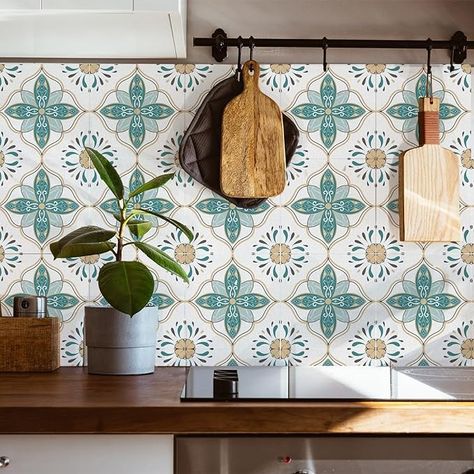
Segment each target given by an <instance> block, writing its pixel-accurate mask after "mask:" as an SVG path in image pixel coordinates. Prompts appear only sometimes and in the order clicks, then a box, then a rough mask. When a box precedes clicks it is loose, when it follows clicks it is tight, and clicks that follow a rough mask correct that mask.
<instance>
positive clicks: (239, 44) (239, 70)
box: [235, 36, 244, 81]
mask: <svg viewBox="0 0 474 474" xmlns="http://www.w3.org/2000/svg"><path fill="white" fill-rule="evenodd" d="M243 46H244V40H243V38H242V36H239V37H238V38H237V48H238V50H237V51H238V52H237V70H236V71H235V73H236V75H237V80H238V81H240V79H241V75H242V47H243Z"/></svg>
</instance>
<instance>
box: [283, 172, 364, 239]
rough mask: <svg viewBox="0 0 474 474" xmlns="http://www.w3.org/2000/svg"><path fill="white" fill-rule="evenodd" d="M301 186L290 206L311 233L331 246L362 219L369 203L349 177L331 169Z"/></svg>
mask: <svg viewBox="0 0 474 474" xmlns="http://www.w3.org/2000/svg"><path fill="white" fill-rule="evenodd" d="M310 183H311V184H308V186H306V187H304V188H302V189H301V191H300V192H299V193H298V195H297V196H296V198H295V201H294V202H293V203H292V204H291V206H290V208H291V210H292V211H293V213H294V215H295V216H296V218H297V220H298V221H299V222H300V223H301V224H302V225H305V226H307V227H308V228H309V230H310V232H311V234H312V235H313V236H314V237H316V238H317V239H322V241H323V242H325V243H326V244H327V245H330V244H331V242H333V241H334V240H335V239H336V238H339V237H340V236H341V234H345V233H347V232H348V228H349V227H350V226H351V225H354V223H355V222H356V221H357V220H358V219H360V217H361V215H363V211H364V209H366V208H367V204H366V203H365V202H364V201H363V199H362V196H361V195H360V194H359V192H358V191H357V190H356V189H355V188H353V187H351V186H349V185H348V184H347V180H346V178H344V177H341V176H340V175H339V174H335V173H334V172H333V171H332V169H331V168H329V167H328V168H327V169H326V170H325V171H324V172H323V173H322V174H320V175H318V176H314V177H313V178H312V179H311V181H310Z"/></svg>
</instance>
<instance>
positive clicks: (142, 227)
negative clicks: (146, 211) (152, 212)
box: [127, 219, 153, 239]
mask: <svg viewBox="0 0 474 474" xmlns="http://www.w3.org/2000/svg"><path fill="white" fill-rule="evenodd" d="M127 227H128V229H129V230H130V232H131V233H132V234H133V235H134V236H135V237H136V238H137V239H141V238H142V237H143V236H144V235H145V234H146V233H147V232H148V231H149V230H150V229H151V228H152V227H153V224H152V223H151V222H150V221H141V220H140V219H130V220H129V221H127Z"/></svg>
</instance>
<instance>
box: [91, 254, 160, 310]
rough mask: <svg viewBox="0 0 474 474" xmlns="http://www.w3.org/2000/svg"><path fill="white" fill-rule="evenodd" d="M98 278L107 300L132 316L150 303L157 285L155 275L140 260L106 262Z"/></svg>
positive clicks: (101, 290)
mask: <svg viewBox="0 0 474 474" xmlns="http://www.w3.org/2000/svg"><path fill="white" fill-rule="evenodd" d="M98 280H99V289H100V292H101V293H102V296H103V297H104V298H105V299H106V300H107V302H108V303H109V304H110V305H111V306H113V307H114V308H115V309H118V310H119V311H122V313H125V314H128V315H130V316H133V315H134V314H136V313H138V311H140V310H141V309H143V308H144V307H145V306H146V305H147V304H148V303H149V301H150V299H151V297H152V295H153V289H154V287H155V282H154V280H153V275H152V274H151V272H150V270H148V268H147V267H146V266H145V265H143V263H140V262H111V263H106V264H105V265H104V266H103V267H102V268H101V269H100V272H99V279H98Z"/></svg>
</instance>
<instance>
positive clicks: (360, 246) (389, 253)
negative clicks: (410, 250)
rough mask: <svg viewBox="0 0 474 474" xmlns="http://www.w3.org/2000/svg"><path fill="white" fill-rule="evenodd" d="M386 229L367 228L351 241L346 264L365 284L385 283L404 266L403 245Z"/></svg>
mask: <svg viewBox="0 0 474 474" xmlns="http://www.w3.org/2000/svg"><path fill="white" fill-rule="evenodd" d="M397 237H398V236H396V235H394V233H392V232H391V231H390V230H389V229H388V228H387V227H385V226H384V225H381V226H368V227H365V228H363V229H362V231H361V232H360V233H358V234H357V235H355V236H354V238H353V239H351V242H350V243H349V246H348V253H347V256H348V262H349V264H350V265H351V266H352V267H353V268H354V270H355V271H357V272H358V273H359V274H360V276H361V277H362V279H363V280H365V282H366V283H377V282H379V281H381V282H387V281H388V280H389V277H390V275H392V274H393V273H394V272H395V271H396V270H397V269H399V268H401V267H402V266H403V265H404V264H405V258H406V257H405V245H404V244H403V243H402V242H399V241H398V239H397Z"/></svg>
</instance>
